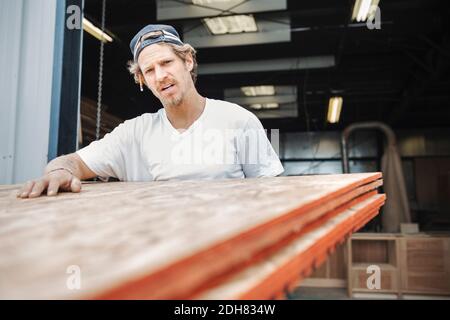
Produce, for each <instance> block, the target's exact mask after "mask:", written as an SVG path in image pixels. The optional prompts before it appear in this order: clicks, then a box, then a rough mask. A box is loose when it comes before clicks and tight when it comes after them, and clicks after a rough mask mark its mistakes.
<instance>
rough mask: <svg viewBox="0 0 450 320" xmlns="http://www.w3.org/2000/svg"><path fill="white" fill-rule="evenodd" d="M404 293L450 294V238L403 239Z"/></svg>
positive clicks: (401, 249)
mask: <svg viewBox="0 0 450 320" xmlns="http://www.w3.org/2000/svg"><path fill="white" fill-rule="evenodd" d="M398 241H399V245H400V253H401V255H400V258H401V261H400V264H401V269H402V274H401V282H402V291H403V292H404V293H428V294H450V238H445V237H441V238H434V237H402V238H399V240H398Z"/></svg>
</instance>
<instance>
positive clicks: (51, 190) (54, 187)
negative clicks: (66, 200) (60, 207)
mask: <svg viewBox="0 0 450 320" xmlns="http://www.w3.org/2000/svg"><path fill="white" fill-rule="evenodd" d="M59 186H60V180H59V179H54V178H50V182H49V183H48V188H47V195H48V196H49V197H51V196H56V195H57V194H58V190H59Z"/></svg>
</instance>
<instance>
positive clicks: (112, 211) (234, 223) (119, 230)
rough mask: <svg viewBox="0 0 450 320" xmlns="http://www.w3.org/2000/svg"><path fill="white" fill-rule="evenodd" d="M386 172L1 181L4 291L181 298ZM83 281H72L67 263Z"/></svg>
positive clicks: (0, 277)
mask: <svg viewBox="0 0 450 320" xmlns="http://www.w3.org/2000/svg"><path fill="white" fill-rule="evenodd" d="M380 178H381V174H380V173H368V174H348V175H328V176H306V177H277V178H261V179H242V180H220V181H219V180H217V181H208V182H205V181H169V182H151V183H123V182H118V183H107V184H101V183H100V184H84V185H83V191H82V192H81V193H79V194H61V195H58V196H57V197H54V198H47V197H42V198H38V199H26V200H23V199H17V198H15V195H14V194H15V192H16V191H17V188H18V187H17V186H2V187H0V210H1V211H0V298H38V299H46V298H180V297H187V296H189V295H191V294H192V292H193V290H196V289H197V288H198V287H199V286H202V285H203V284H204V283H205V282H206V281H210V280H211V279H214V278H215V277H217V276H219V275H221V274H223V273H224V272H226V271H227V270H229V269H230V268H232V267H234V266H236V265H239V264H242V263H243V262H245V261H247V260H249V259H252V257H253V255H255V254H257V253H258V252H260V251H261V250H264V249H265V248H267V247H269V246H271V245H273V244H274V243H277V242H279V241H280V239H283V238H285V237H286V236H287V235H288V234H290V233H292V232H295V231H298V230H301V229H302V228H303V227H304V226H305V225H307V224H309V223H311V222H312V221H314V220H316V219H319V218H320V217H321V216H323V215H324V214H326V213H327V212H330V210H333V209H336V208H338V207H339V206H342V205H343V204H344V203H346V202H348V201H350V200H351V199H354V198H357V197H358V196H360V195H361V194H364V193H367V192H368V191H370V190H373V189H375V188H376V187H377V186H379V185H381V180H380ZM72 265H75V266H78V267H79V268H80V270H81V283H82V285H81V289H80V290H70V289H68V288H67V286H66V282H67V279H68V276H69V275H68V274H67V273H66V271H67V268H68V267H69V266H72Z"/></svg>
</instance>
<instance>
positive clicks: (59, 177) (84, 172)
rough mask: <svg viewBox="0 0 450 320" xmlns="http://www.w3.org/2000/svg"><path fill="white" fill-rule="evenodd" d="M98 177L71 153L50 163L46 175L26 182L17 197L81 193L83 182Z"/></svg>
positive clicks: (46, 168) (77, 156)
mask: <svg viewBox="0 0 450 320" xmlns="http://www.w3.org/2000/svg"><path fill="white" fill-rule="evenodd" d="M96 176H97V175H96V174H95V173H94V172H93V171H92V170H91V169H89V167H88V166H87V165H86V164H85V163H84V162H83V160H81V158H80V156H79V155H77V154H76V153H71V154H68V155H64V156H61V157H58V158H55V159H53V160H52V161H50V162H49V163H48V164H47V166H46V167H45V170H44V175H43V176H42V177H41V178H39V179H37V180H30V181H28V182H26V183H25V184H24V185H23V187H22V188H21V190H20V191H19V193H18V194H17V196H18V197H19V198H36V197H39V196H40V195H41V194H42V193H43V192H44V191H45V190H47V195H48V196H54V195H56V194H57V193H58V191H59V190H63V191H71V192H80V191H81V180H85V179H90V178H93V177H96Z"/></svg>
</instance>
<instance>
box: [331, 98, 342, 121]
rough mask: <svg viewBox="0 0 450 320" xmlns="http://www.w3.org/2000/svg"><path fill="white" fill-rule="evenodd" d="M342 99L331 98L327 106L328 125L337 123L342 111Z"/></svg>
mask: <svg viewBox="0 0 450 320" xmlns="http://www.w3.org/2000/svg"><path fill="white" fill-rule="evenodd" d="M342 102H343V99H342V97H332V98H330V102H329V104H328V115H327V120H328V122H329V123H337V122H338V121H339V117H340V115H341V110H342Z"/></svg>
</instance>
